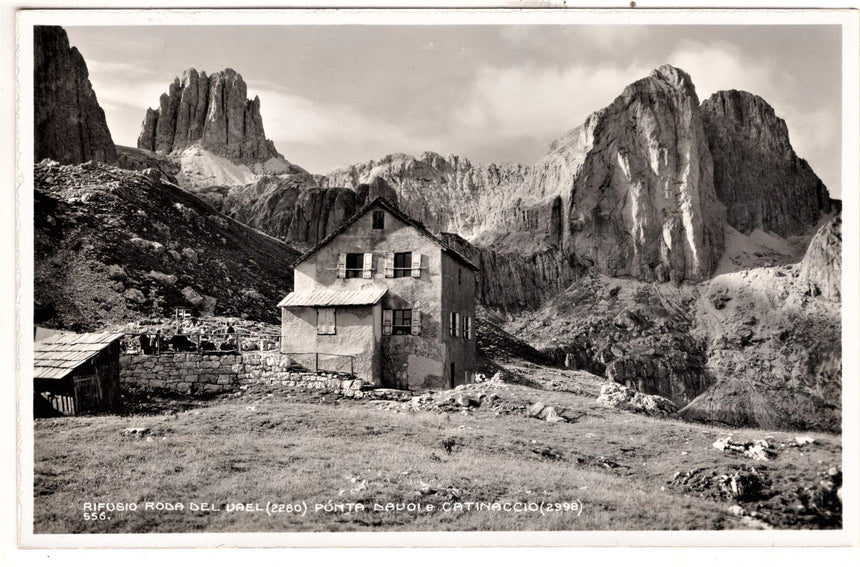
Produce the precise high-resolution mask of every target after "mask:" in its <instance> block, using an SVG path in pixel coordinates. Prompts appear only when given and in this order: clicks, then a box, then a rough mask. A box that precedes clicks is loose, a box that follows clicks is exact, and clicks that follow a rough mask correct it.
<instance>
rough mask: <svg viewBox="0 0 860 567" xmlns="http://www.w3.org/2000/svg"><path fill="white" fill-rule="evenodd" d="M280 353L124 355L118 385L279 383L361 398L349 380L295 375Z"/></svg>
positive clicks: (175, 387) (206, 388) (224, 388)
mask: <svg viewBox="0 0 860 567" xmlns="http://www.w3.org/2000/svg"><path fill="white" fill-rule="evenodd" d="M291 364H292V361H291V359H290V357H288V356H286V355H282V354H279V353H270V354H265V353H245V354H224V355H219V354H198V353H175V354H174V353H171V354H160V355H139V354H123V355H120V383H121V384H123V385H129V384H134V385H137V386H142V387H146V388H164V389H167V390H172V391H175V392H182V393H189V392H190V393H206V392H228V391H231V390H235V389H237V388H239V387H241V386H245V385H251V384H280V385H284V386H293V387H297V388H303V389H309V390H326V391H330V392H338V393H341V394H344V395H347V396H360V395H361V390H362V388H363V387H364V382H363V381H362V380H359V379H354V378H353V377H352V376H350V375H344V374H335V373H327V372H319V373H314V372H307V371H297V370H295V367H294V366H293V367H292V369H291Z"/></svg>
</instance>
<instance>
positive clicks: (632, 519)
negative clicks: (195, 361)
mask: <svg viewBox="0 0 860 567" xmlns="http://www.w3.org/2000/svg"><path fill="white" fill-rule="evenodd" d="M515 370H516V371H517V372H519V373H522V374H526V375H531V376H532V377H533V381H534V382H535V383H541V384H544V385H545V387H547V388H552V390H547V389H536V388H529V387H525V386H521V385H511V384H501V385H494V384H488V385H479V386H477V387H476V389H478V390H481V391H484V392H486V393H496V394H498V395H499V396H500V398H501V400H503V401H505V404H504V405H503V406H502V407H504V408H507V409H506V410H504V409H503V410H501V411H500V413H498V414H497V413H495V412H494V411H491V410H490V409H488V408H487V406H488V404H486V403H485V404H484V405H483V406H482V407H481V408H478V409H476V410H473V411H470V412H465V413H464V412H453V413H434V412H429V411H419V412H414V413H413V412H410V411H408V410H407V408H406V406H407V404H403V403H399V402H382V401H373V400H366V399H365V400H346V399H340V400H338V399H334V398H332V397H331V396H325V395H322V394H307V393H300V392H292V393H289V395H288V392H286V391H283V390H281V391H273V392H271V393H273V395H271V396H268V395H267V393H266V391H263V390H259V389H258V390H249V391H246V392H245V393H244V395H242V396H240V397H225V398H221V399H215V400H210V401H209V402H204V403H201V405H198V406H196V407H194V408H191V409H187V410H185V411H179V412H171V411H168V412H167V413H164V414H160V415H148V416H144V415H138V416H134V415H132V416H122V417H120V416H104V417H83V418H57V419H48V420H39V421H37V422H36V424H35V531H36V532H37V533H45V532H50V533H82V532H106V533H116V532H192V531H204V530H205V531H238V532H244V531H311V530H327V531H331V530H377V529H384V530H598V529H612V530H634V529H646V530H651V529H654V530H658V529H659V530H697V529H723V528H743V527H744V526H743V524H741V522H740V521H739V519H738V518H736V517H734V516H732V515H731V514H730V513H729V512H728V511H727V508H728V506H729V505H730V504H733V502H731V501H727V500H725V499H723V498H721V497H719V496H718V495H717V493H715V492H714V491H708V490H703V491H700V492H696V491H689V487H686V486H683V485H676V484H675V483H673V482H672V477H673V475H674V473H675V472H676V471H682V472H683V471H688V470H690V469H693V468H697V467H701V468H703V469H704V472H703V473H700V474H701V475H703V476H708V475H710V474H712V473H713V474H715V475H716V474H722V473H727V472H733V471H734V470H737V469H739V468H742V467H749V466H750V465H752V466H755V467H756V469H757V470H759V471H762V472H763V473H764V474H765V475H766V477H767V478H768V480H769V483H770V487H769V488H768V489H767V490H766V491H765V493H764V495H763V496H762V498H761V499H760V500H758V501H756V502H751V503H742V505H743V506H744V507H745V508H746V509H747V510H749V511H753V510H756V511H758V512H759V513H760V514H761V517H762V518H763V519H765V520H766V521H768V522H770V523H772V524H775V525H777V526H780V527H815V526H827V525H828V524H830V525H833V520H832V519H831V520H826V519H824V518H823V517H822V516H821V515H820V514H818V515H816V514H815V513H814V511H811V510H807V511H806V512H804V513H800V512H797V511H796V510H793V509H792V508H793V507H794V506H796V505H797V504H796V502H795V500H793V498H795V497H794V496H792V495H793V494H795V493H796V492H797V489H798V488H799V487H801V486H804V487H805V486H815V485H817V483H818V482H819V480H820V479H821V476H820V474H821V471H825V470H827V469H828V468H829V467H831V466H838V465H839V464H840V461H841V439H840V437H839V436H837V435H830V434H822V435H816V437H817V440H818V441H817V442H816V444H814V445H810V446H806V447H802V448H794V447H782V448H780V449H778V451H779V456H778V457H777V458H776V459H775V460H773V461H768V462H765V463H761V462H757V461H750V460H749V459H747V458H745V457H741V456H733V455H727V454H723V453H721V452H719V451H717V450H716V449H714V448H712V447H711V444H712V443H713V441H714V440H716V439H717V438H718V437H722V436H725V435H728V434H731V435H733V436H734V438H735V439H738V440H745V439H759V438H762V437H763V436H764V435H767V434H772V435H773V436H774V438H775V441H776V442H777V445H778V444H779V443H780V442H787V441H789V440H792V439H793V438H794V437H793V435H792V434H789V433H784V432H763V431H758V430H730V429H726V428H720V427H712V426H705V425H698V424H690V423H684V422H680V421H674V420H666V421H662V420H657V419H652V418H648V417H644V416H640V415H635V414H629V413H624V412H619V411H618V410H614V409H609V408H605V407H602V406H599V405H597V404H596V403H595V402H594V396H595V394H596V392H597V389H598V388H599V385H600V381H599V380H598V379H596V378H595V377H593V376H591V375H588V374H586V373H581V372H574V371H562V370H555V369H549V368H544V367H539V366H535V365H530V364H521V365H520V366H519V367H518V368H516V369H515ZM536 400H542V401H544V402H546V403H548V404H554V405H555V406H556V407H558V408H559V409H560V411H561V412H562V413H563V415H565V416H567V417H569V418H570V419H571V420H572V421H571V422H569V423H559V424H551V423H546V422H544V421H540V420H537V419H534V418H529V417H526V416H525V415H524V413H523V411H522V407H523V406H524V404H525V403H527V402H531V401H536ZM252 408H253V409H252ZM518 408H519V409H518ZM127 427H148V428H150V430H151V434H150V435H149V436H147V437H145V438H139V437H125V436H122V435H121V432H122V430H123V429H124V428H127ZM446 445H447V446H448V447H450V448H451V451H450V453H449V452H448V451H447V450H446V449H445V446H446ZM611 463H616V464H617V465H618V466H617V467H614V468H608V467H609V466H611ZM425 484H429V485H430V486H431V487H433V489H435V492H433V493H430V494H422V493H421V492H420V490H421V488H422V486H424V485H425ZM688 491H689V492H688ZM146 500H151V501H162V502H184V503H186V504H187V503H188V502H191V501H195V502H210V503H214V504H216V505H218V506H219V507H220V508H221V509H222V510H224V508H225V506H226V504H227V503H230V502H245V503H250V502H253V503H260V504H261V505H262V506H265V505H266V502H267V501H273V502H281V503H290V502H296V501H301V500H304V501H305V502H306V503H307V505H308V506H309V507H310V510H309V511H308V513H307V515H306V516H304V517H300V516H296V515H291V514H279V515H274V516H271V517H270V516H267V515H266V514H265V513H264V512H257V513H248V512H244V513H237V512H233V513H227V512H226V511H222V512H210V513H204V512H189V511H187V510H186V511H183V512H145V511H142V510H140V511H138V512H135V513H114V514H111V516H112V517H111V519H110V520H105V521H99V522H87V521H84V520H83V510H84V508H83V506H84V502H99V501H101V502H117V501H121V502H137V503H139V504H140V506H141V508H142V507H143V502H144V501H146ZM574 500H580V501H581V502H582V505H583V512H582V514H581V516H576V515H575V514H573V513H571V512H567V513H555V514H547V515H541V514H535V513H505V512H486V511H484V512H440V511H438V509H437V511H436V512H434V513H426V512H424V513H420V512H418V513H416V512H405V511H404V512H365V513H355V512H353V513H352V514H342V513H335V514H325V513H315V512H314V505H315V504H316V503H320V504H324V503H327V502H329V501H331V502H335V503H338V502H340V503H347V502H353V503H355V502H362V503H364V504H366V505H368V506H372V505H373V504H374V503H379V504H382V503H386V502H414V503H422V504H425V505H426V504H431V503H432V504H435V505H436V506H440V505H442V503H444V502H454V501H460V502H470V501H491V502H492V501H499V502H505V501H509V502H523V501H538V502H539V501H546V502H565V501H574Z"/></svg>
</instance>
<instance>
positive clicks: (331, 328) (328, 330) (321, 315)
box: [317, 307, 336, 335]
mask: <svg viewBox="0 0 860 567" xmlns="http://www.w3.org/2000/svg"><path fill="white" fill-rule="evenodd" d="M335 330H336V329H335V323H334V307H318V308H317V334H318V335H334V334H336V333H335Z"/></svg>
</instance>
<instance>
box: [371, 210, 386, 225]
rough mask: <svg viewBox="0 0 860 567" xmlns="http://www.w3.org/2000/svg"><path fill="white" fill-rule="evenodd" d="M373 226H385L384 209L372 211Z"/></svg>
mask: <svg viewBox="0 0 860 567" xmlns="http://www.w3.org/2000/svg"><path fill="white" fill-rule="evenodd" d="M373 228H377V229H378V228H385V211H373Z"/></svg>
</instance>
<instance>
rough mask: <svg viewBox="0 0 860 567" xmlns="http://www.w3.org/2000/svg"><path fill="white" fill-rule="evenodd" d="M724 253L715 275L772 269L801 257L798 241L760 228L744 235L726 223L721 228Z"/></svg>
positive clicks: (801, 250)
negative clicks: (767, 267)
mask: <svg viewBox="0 0 860 567" xmlns="http://www.w3.org/2000/svg"><path fill="white" fill-rule="evenodd" d="M723 234H724V235H725V250H724V251H723V255H722V257H721V258H720V263H719V265H718V266H717V270H716V272H715V273H714V275H715V276H717V275H720V274H727V273H730V272H737V271H740V270H746V269H749V268H754V267H757V266H775V265H778V264H788V263H794V262H797V261H798V260H799V259H800V257H801V256H802V255H803V249H802V247H801V246H799V245H798V242H795V241H789V240H786V239H785V238H782V237H781V236H778V235H776V234H774V233H772V232H765V231H763V230H761V229H759V228H757V229H755V230H754V231H753V232H751V233H750V234H744V233H742V232H740V231H738V230H736V229H735V228H733V227H732V226H730V225H728V224H726V225H724V227H723Z"/></svg>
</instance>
